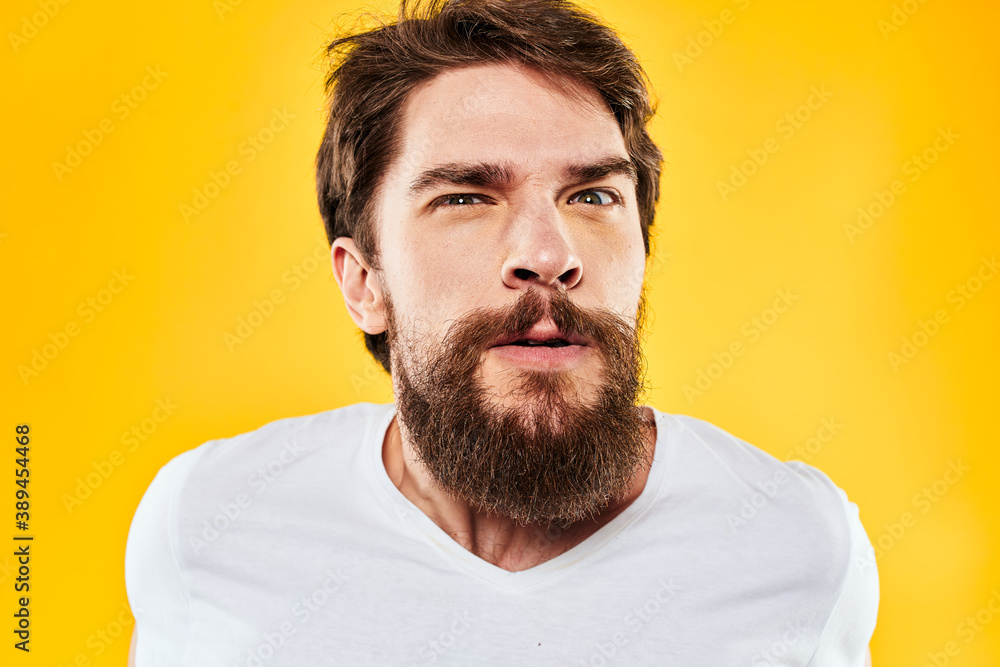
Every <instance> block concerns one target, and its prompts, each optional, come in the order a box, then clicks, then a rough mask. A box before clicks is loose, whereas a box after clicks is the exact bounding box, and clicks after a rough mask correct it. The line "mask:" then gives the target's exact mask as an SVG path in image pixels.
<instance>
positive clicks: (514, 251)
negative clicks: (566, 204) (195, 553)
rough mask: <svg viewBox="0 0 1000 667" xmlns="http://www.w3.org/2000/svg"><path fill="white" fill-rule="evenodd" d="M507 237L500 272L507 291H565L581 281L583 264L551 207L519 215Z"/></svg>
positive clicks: (555, 210) (556, 213) (560, 219)
mask: <svg viewBox="0 0 1000 667" xmlns="http://www.w3.org/2000/svg"><path fill="white" fill-rule="evenodd" d="M510 234H511V236H510V238H511V246H510V248H511V249H510V252H509V253H508V256H507V258H506V260H505V261H504V264H503V268H502V278H503V282H504V284H505V285H506V286H507V287H510V288H513V289H525V288H528V287H544V288H555V289H567V290H568V289H572V288H573V287H575V286H576V285H577V283H579V282H580V280H581V279H582V278H583V264H582V263H581V262H580V258H579V257H578V256H577V255H576V253H575V252H574V250H573V245H572V243H571V239H570V238H569V237H568V234H567V231H566V229H565V224H564V222H563V220H562V218H561V217H560V215H559V212H558V210H557V209H556V207H555V205H554V204H551V203H550V204H549V205H548V206H544V207H540V208H535V209H534V211H533V212H532V213H523V214H521V215H519V217H518V219H517V220H516V221H515V223H514V225H512V227H511V231H510Z"/></svg>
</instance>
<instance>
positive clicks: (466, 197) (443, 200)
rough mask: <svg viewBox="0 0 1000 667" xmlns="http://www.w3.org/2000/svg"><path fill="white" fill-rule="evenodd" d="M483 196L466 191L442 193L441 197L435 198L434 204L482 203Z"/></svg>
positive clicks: (462, 204)
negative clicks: (449, 193)
mask: <svg viewBox="0 0 1000 667" xmlns="http://www.w3.org/2000/svg"><path fill="white" fill-rule="evenodd" d="M483 201H484V200H483V198H482V197H480V196H479V195H473V194H468V193H462V194H454V195H444V196H443V197H438V198H437V200H435V202H434V205H435V206H470V205H472V204H481V203H483Z"/></svg>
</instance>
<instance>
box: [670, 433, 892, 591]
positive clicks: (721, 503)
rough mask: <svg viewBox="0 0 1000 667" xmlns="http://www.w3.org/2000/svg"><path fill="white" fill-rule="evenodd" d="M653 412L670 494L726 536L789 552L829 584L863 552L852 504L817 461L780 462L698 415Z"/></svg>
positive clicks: (839, 580) (865, 543) (762, 549)
mask: <svg viewBox="0 0 1000 667" xmlns="http://www.w3.org/2000/svg"><path fill="white" fill-rule="evenodd" d="M658 417H659V423H660V425H661V427H664V428H665V429H666V433H665V435H666V438H667V441H666V442H665V443H664V444H665V445H666V449H667V452H666V453H665V454H664V459H665V461H664V462H665V463H666V464H667V467H668V468H669V467H671V466H672V467H674V468H675V470H673V471H671V470H669V469H668V470H667V471H666V475H667V477H668V480H669V484H670V486H672V491H673V493H674V495H675V496H680V497H685V498H690V502H692V503H694V504H696V505H697V506H698V507H700V508H701V511H702V512H703V513H704V514H705V515H706V520H709V521H710V522H711V523H712V524H713V525H715V526H716V527H717V528H719V529H720V530H721V531H722V532H723V534H728V536H729V538H732V539H735V540H736V541H737V542H739V541H741V540H748V541H749V542H752V543H753V544H754V545H755V547H754V548H755V550H756V551H758V553H761V554H762V556H766V555H767V552H768V551H769V550H772V549H773V550H774V551H775V552H776V554H774V555H778V554H781V553H783V554H784V555H785V556H786V557H787V556H788V555H789V552H792V554H794V556H795V558H794V559H793V560H794V562H789V563H788V567H789V568H792V567H793V566H794V563H798V564H799V566H800V567H801V569H802V575H803V576H808V577H820V578H821V579H822V580H825V581H826V583H827V584H828V585H829V587H830V588H832V589H837V588H839V587H840V586H841V585H842V584H843V582H844V581H845V579H846V577H847V575H848V569H849V567H850V566H851V563H852V561H854V560H856V559H857V558H859V557H863V556H865V555H867V554H868V553H869V552H870V551H871V543H870V542H869V540H868V536H867V533H866V532H865V529H864V527H863V525H862V523H861V520H860V517H859V510H858V506H857V505H856V504H855V503H853V502H851V500H850V499H849V498H848V496H847V493H846V492H845V491H844V490H843V489H842V488H840V487H839V486H838V485H837V484H836V483H835V482H834V481H833V480H832V479H831V478H830V477H829V476H828V475H827V474H826V473H824V472H823V471H822V470H820V469H819V468H816V467H814V466H811V465H808V464H806V463H803V462H801V461H781V460H779V459H778V458H776V457H774V456H772V455H771V454H769V453H768V452H766V451H764V450H763V449H761V448H760V447H757V446H755V445H753V444H751V443H749V442H747V441H745V440H743V439H741V438H739V437H737V436H735V435H733V434H731V433H729V432H728V431H726V430H724V429H722V428H720V427H718V426H716V425H714V424H711V423H709V422H707V421H704V420H702V419H698V418H695V417H690V416H686V415H674V414H666V413H659V414H658ZM671 437H673V441H672V442H671V441H670V438H671ZM661 442H663V439H662V438H661ZM729 538H727V539H729ZM873 569H874V568H873ZM814 581H815V579H814Z"/></svg>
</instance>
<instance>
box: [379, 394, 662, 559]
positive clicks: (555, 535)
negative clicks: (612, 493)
mask: <svg viewBox="0 0 1000 667" xmlns="http://www.w3.org/2000/svg"><path fill="white" fill-rule="evenodd" d="M643 414H644V416H645V417H646V421H647V423H648V424H649V428H648V429H647V431H646V442H647V454H648V456H647V457H646V459H647V460H648V461H652V460H653V452H654V450H655V448H656V424H655V422H654V420H653V412H652V410H650V409H649V408H648V407H645V408H643ZM397 420H398V415H397V416H396V417H394V418H393V420H392V423H391V424H390V425H389V428H388V429H387V430H386V434H385V439H384V440H383V443H382V462H383V464H384V465H385V470H386V472H387V473H388V475H389V479H391V480H392V483H393V484H395V485H396V488H398V489H399V491H400V492H401V493H402V494H403V495H404V496H406V498H407V499H408V500H409V501H410V502H412V503H413V504H414V505H416V506H417V508H418V509H419V510H420V511H421V512H423V513H424V514H426V515H427V516H428V517H429V518H430V519H431V520H432V521H433V522H434V523H436V524H437V525H438V526H439V527H440V528H441V529H442V530H443V531H445V532H446V533H447V534H448V535H450V536H451V538H452V539H453V540H455V541H456V542H457V543H458V544H460V545H462V547H464V548H465V549H468V550H469V551H470V552H472V553H473V554H475V555H476V556H478V557H479V558H482V559H483V560H485V561H487V562H488V563H491V564H492V565H495V566H497V567H499V568H502V569H504V570H507V571H509V572H518V571H521V570H527V569H528V568H531V567H534V566H536V565H540V564H541V563H544V562H545V561H547V560H551V559H552V558H555V557H556V556H558V555H559V554H561V553H563V552H565V551H568V550H569V549H571V548H573V547H574V546H576V545H577V544H579V543H580V542H582V541H584V540H585V539H587V538H588V537H590V536H591V535H593V534H594V533H595V532H597V530H598V529H600V528H601V527H602V526H604V525H605V524H607V523H608V522H609V521H611V520H612V519H614V518H615V517H616V516H618V515H619V514H620V513H621V512H622V511H624V510H625V508H626V507H628V506H629V505H631V504H632V502H633V501H635V499H636V498H638V497H639V495H640V494H641V493H642V490H643V489H644V488H645V486H646V479H647V478H648V476H649V467H648V466H647V465H645V464H644V465H643V467H642V468H641V469H640V470H639V472H638V473H637V474H636V475H635V477H634V478H633V479H632V481H631V483H630V484H629V487H628V490H627V492H626V494H625V495H624V497H622V498H621V499H619V500H617V501H613V502H612V503H611V504H610V505H608V507H607V508H605V509H604V510H603V511H602V512H601V513H600V514H598V515H596V516H594V517H593V518H590V519H585V520H582V521H578V522H576V523H574V524H572V525H570V526H568V527H567V528H565V529H559V528H556V527H554V526H553V527H547V526H539V525H534V524H529V525H526V526H522V525H520V524H519V523H517V522H516V521H512V520H511V519H508V518H507V517H502V516H496V515H487V514H485V513H483V512H480V511H478V510H477V509H476V508H474V507H472V506H470V505H469V504H468V503H466V502H464V501H463V500H461V499H458V498H453V497H451V496H450V495H449V494H448V493H447V492H445V491H444V490H443V489H441V488H440V487H439V486H438V485H437V484H436V483H435V482H434V479H433V477H432V476H431V475H430V473H429V472H428V471H427V470H426V469H425V468H424V466H423V465H421V464H420V462H419V461H418V460H417V457H416V454H415V452H414V450H413V448H412V446H411V445H410V443H409V441H408V438H407V437H405V436H404V434H403V433H402V432H401V431H400V429H399V424H398V421H397Z"/></svg>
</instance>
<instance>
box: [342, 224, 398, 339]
mask: <svg viewBox="0 0 1000 667" xmlns="http://www.w3.org/2000/svg"><path fill="white" fill-rule="evenodd" d="M330 259H331V260H332V262H333V277H334V278H335V279H336V281H337V285H339V286H340V292H341V294H343V295H344V304H345V305H346V306H347V312H348V314H349V315H350V316H351V319H352V320H354V323H355V324H357V325H358V327H359V328H360V329H361V330H362V331H364V332H365V333H369V334H372V335H375V334H380V333H382V332H383V331H385V329H386V325H385V314H384V311H385V301H384V300H383V296H382V282H381V280H379V277H378V275H377V274H376V273H375V271H373V270H372V268H371V266H369V264H368V262H367V261H365V258H364V257H363V256H362V255H361V251H360V250H358V247H357V245H355V243H354V239H352V238H349V237H346V236H342V237H340V238H338V239H336V240H335V241H334V242H333V245H332V246H331V248H330Z"/></svg>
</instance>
